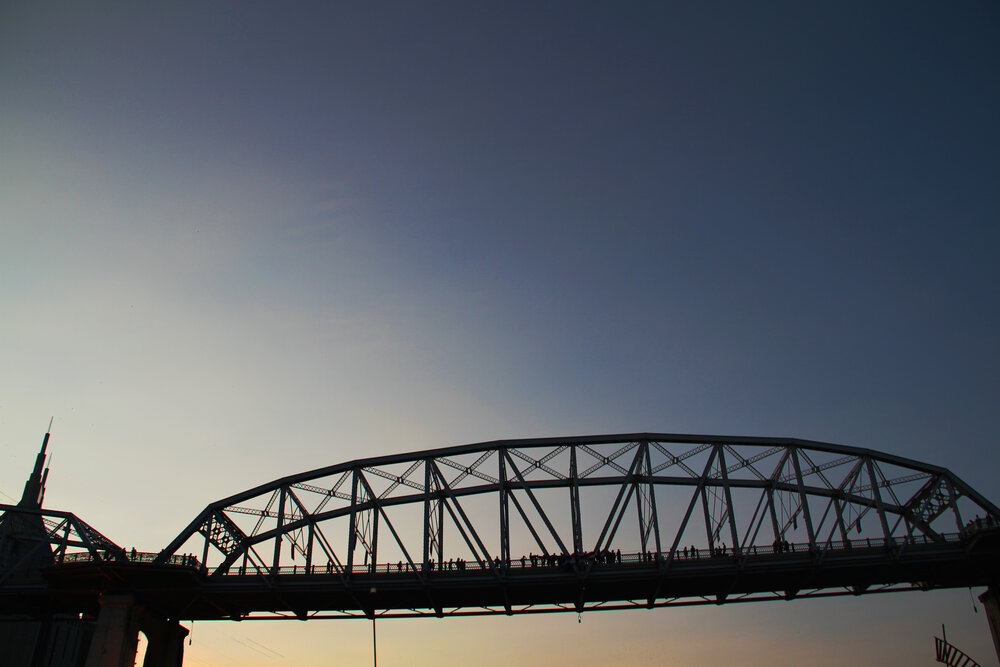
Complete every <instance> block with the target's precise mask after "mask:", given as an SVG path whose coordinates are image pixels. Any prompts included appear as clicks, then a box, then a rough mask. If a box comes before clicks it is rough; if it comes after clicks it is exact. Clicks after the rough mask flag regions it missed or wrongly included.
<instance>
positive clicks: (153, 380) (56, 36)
mask: <svg viewBox="0 0 1000 667" xmlns="http://www.w3.org/2000/svg"><path fill="white" fill-rule="evenodd" d="M998 29H1000V6H998V5H997V3H995V2H982V1H976V2H974V1H969V2H955V3H945V2H905V3H903V2H898V3H894V2H881V3H871V2H830V3H801V2H786V3H771V2H765V3H750V4H748V3H737V2H730V3H716V2H691V3H626V4H624V5H620V3H615V4H614V5H613V6H612V3H606V4H604V3H600V4H599V3H584V2H572V3H549V2H530V3H517V2H503V3H468V2H454V3H451V2H426V3H408V2H402V3H394V2H372V3H317V2H282V3H277V2H274V3H265V2H238V3H236V2H215V3H186V2H172V3H161V4H159V5H157V6H155V7H150V6H145V5H143V6H140V5H138V4H136V3H102V2H93V3H75V2H44V3H39V2H27V1H19V0H10V1H7V2H3V3H0V455H2V465H0V494H3V498H4V500H6V501H9V500H10V499H11V498H13V497H17V496H19V495H20V491H21V487H22V484H23V482H24V479H25V477H26V476H27V474H28V472H29V471H30V469H31V464H32V461H33V457H34V454H35V452H36V451H37V446H38V443H39V442H40V438H41V435H42V433H43V431H44V429H45V426H46V424H47V423H48V420H49V417H50V416H52V415H55V425H54V428H53V439H52V444H51V448H50V450H51V451H53V452H54V462H53V465H52V472H51V475H50V478H49V490H48V495H47V497H46V505H47V506H48V507H51V508H56V509H66V510H70V511H73V512H75V513H77V514H78V515H79V516H80V517H81V518H83V519H84V520H85V521H87V522H89V523H91V524H92V525H94V526H95V527H96V528H97V529H98V530H100V531H102V532H103V533H105V534H106V535H108V536H109V537H111V538H112V539H113V540H115V541H116V542H118V543H119V544H122V545H125V546H133V545H134V546H136V547H137V548H139V549H140V550H148V551H158V550H159V549H160V548H162V547H163V546H164V545H165V544H166V543H167V542H169V541H170V540H171V539H172V538H173V536H174V535H176V534H177V533H178V532H180V530H181V529H182V528H183V527H184V526H185V525H186V524H187V522H188V521H189V520H190V519H191V518H193V517H194V515H195V514H196V513H197V512H198V511H199V510H200V509H201V508H202V507H204V506H205V505H206V504H208V503H209V502H211V501H214V500H216V499H218V498H221V497H224V496H227V495H229V494H231V493H235V492H237V491H240V490H243V489H245V488H249V487H251V486H255V485H257V484H259V483H263V482H266V481H268V480H271V479H273V478H275V477H277V476H280V475H284V474H290V473H293V472H298V471H301V470H307V469H312V468H316V467H320V466H323V465H328V464H333V463H337V462H341V461H345V460H349V459H353V458H358V457H362V456H374V455H380V454H392V453H399V452H406V451H411V450H419V449H424V448H428V447H437V446H447V445H457V444H463V443H467V442H478V441H484V440H492V439H499V438H519V437H541V436H565V435H581V434H590V433H614V432H635V431H660V432H677V433H684V432H691V433H726V434H740V435H761V436H789V437H800V438H807V439H815V440H824V441H830V442H838V443H843V444H848V445H857V446H862V447H870V448H873V449H879V450H883V451H886V452H891V453H893V454H899V455H903V456H907V457H912V458H916V459H920V460H924V461H927V462H930V463H935V464H940V465H944V466H947V467H949V468H951V469H952V470H953V471H954V472H955V473H956V474H958V475H959V476H960V477H962V478H963V479H965V480H966V481H968V482H969V483H970V484H972V485H973V486H974V487H975V488H977V489H978V490H980V491H981V492H983V493H984V494H985V495H986V496H987V497H988V498H990V499H992V500H993V501H994V502H996V501H998V500H1000V480H998V479H997V475H996V470H997V463H998V453H997V448H996V443H995V428H994V425H995V422H996V410H997V405H998V399H1000V383H998V382H997V377H998V376H1000V357H998V354H997V347H996V346H997V340H998V333H1000V312H998V306H1000V298H998V296H1000V295H998V284H1000V280H998V279H1000V269H998V264H997V261H996V256H997V251H998V249H1000V228H998V224H997V223H998V221H1000V187H998V185H997V184H998V182H1000V162H998V161H1000V158H998V155H1000V125H998V123H997V118H1000V75H998V71H1000V39H998V38H997V33H998ZM991 406H992V407H991ZM576 620H577V619H576V617H575V616H574V615H556V616H546V617H515V618H483V619H466V620H447V621H438V620H417V621H405V620H404V621H386V622H383V623H380V624H379V656H380V658H381V663H380V664H383V665H404V664H406V665H408V664H427V665H464V664H470V663H475V664H481V665H509V664H513V663H518V664H550V665H573V666H574V667H585V666H587V665H606V664H613V665H640V664H669V665H677V666H687V665H716V664H717V665H732V664H741V665H764V664H766V665H789V666H791V665H800V664H814V665H839V664H847V663H850V664H854V665H881V664H926V665H931V664H933V652H932V651H933V649H932V639H931V638H932V636H933V634H934V633H936V632H939V630H940V625H941V624H942V623H946V624H947V625H948V635H949V638H950V639H951V640H952V641H953V642H954V643H956V644H958V645H959V646H960V647H962V648H963V649H964V650H966V651H967V652H968V653H970V654H972V655H973V657H975V658H976V659H978V660H980V661H981V662H983V663H984V664H991V662H990V661H992V660H994V653H993V648H992V645H991V642H990V639H989V636H988V632H987V629H986V620H985V616H984V614H983V612H982V610H981V609H980V610H979V612H978V613H977V612H975V611H974V608H973V603H972V601H971V599H970V595H969V592H968V591H965V590H958V591H947V592H937V593H926V594H908V595H906V594H904V595H896V596H868V597H861V598H850V599H842V600H829V601H797V602H793V603H765V604H754V605H730V606H723V607H712V608H698V609H678V610H660V611H655V612H642V613H631V612H629V613H608V614H590V615H586V616H585V617H584V619H583V622H582V623H580V624H578V623H577V622H576ZM193 640H194V641H193V644H192V645H191V646H190V647H188V648H187V654H186V656H187V657H186V661H185V664H187V665H191V666H192V667H197V666H204V667H229V666H230V665H251V666H257V665H260V666H270V665H275V666H276V665H292V666H294V667H301V666H303V665H319V664H338V665H341V664H342V665H364V664H370V660H371V644H370V626H369V625H368V624H367V623H363V622H325V623H324V622H313V623H305V624H302V623H288V622H285V623H241V624H234V623H216V624H204V623H200V624H197V627H196V628H195V630H194V634H193ZM254 642H257V645H255V644H254Z"/></svg>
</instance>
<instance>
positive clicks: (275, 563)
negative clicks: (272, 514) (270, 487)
mask: <svg viewBox="0 0 1000 667" xmlns="http://www.w3.org/2000/svg"><path fill="white" fill-rule="evenodd" d="M284 522H285V487H281V495H280V496H279V497H278V524H277V534H276V535H275V536H274V558H273V559H272V561H271V576H272V577H273V576H276V575H277V574H278V567H279V564H280V563H281V534H282V533H281V527H282V526H283V525H284Z"/></svg>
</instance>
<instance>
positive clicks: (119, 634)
mask: <svg viewBox="0 0 1000 667" xmlns="http://www.w3.org/2000/svg"><path fill="white" fill-rule="evenodd" d="M137 620H138V619H137V618H136V615H135V605H134V601H133V600H132V596H131V595H102V596H101V612H100V614H98V616H97V627H96V628H94V638H93V639H92V640H91V642H90V651H89V652H88V653H87V667H133V665H135V651H136V646H137V645H138V643H139V624H138V622H137Z"/></svg>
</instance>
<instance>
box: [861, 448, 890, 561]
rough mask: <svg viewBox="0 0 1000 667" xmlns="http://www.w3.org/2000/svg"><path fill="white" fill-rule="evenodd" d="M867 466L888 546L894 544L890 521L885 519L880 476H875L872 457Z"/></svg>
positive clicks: (876, 507) (866, 458) (866, 462)
mask: <svg viewBox="0 0 1000 667" xmlns="http://www.w3.org/2000/svg"><path fill="white" fill-rule="evenodd" d="M865 464H866V466H867V468H868V477H869V479H870V480H871V485H872V495H874V496H875V509H877V510H878V518H879V521H880V522H881V523H882V535H883V537H884V538H885V541H886V544H889V543H891V542H893V539H892V534H891V533H890V531H889V521H888V520H887V519H886V517H885V506H884V505H883V504H882V493H881V492H880V491H879V490H878V486H879V484H878V475H876V474H875V464H874V463H872V458H871V457H870V456H866V457H865Z"/></svg>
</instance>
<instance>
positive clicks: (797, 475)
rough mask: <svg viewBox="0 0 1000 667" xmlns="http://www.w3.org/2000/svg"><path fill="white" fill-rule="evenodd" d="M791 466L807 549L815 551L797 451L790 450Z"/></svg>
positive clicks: (814, 540)
mask: <svg viewBox="0 0 1000 667" xmlns="http://www.w3.org/2000/svg"><path fill="white" fill-rule="evenodd" d="M792 465H793V466H794V467H795V482H796V484H797V485H798V489H799V503H801V505H802V517H803V518H804V519H805V521H806V532H807V533H808V535H809V549H810V550H812V551H815V550H816V531H814V530H813V523H812V514H811V513H810V511H809V500H808V498H807V497H806V486H805V480H803V479H802V467H801V466H800V465H799V451H798V449H793V450H792Z"/></svg>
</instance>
